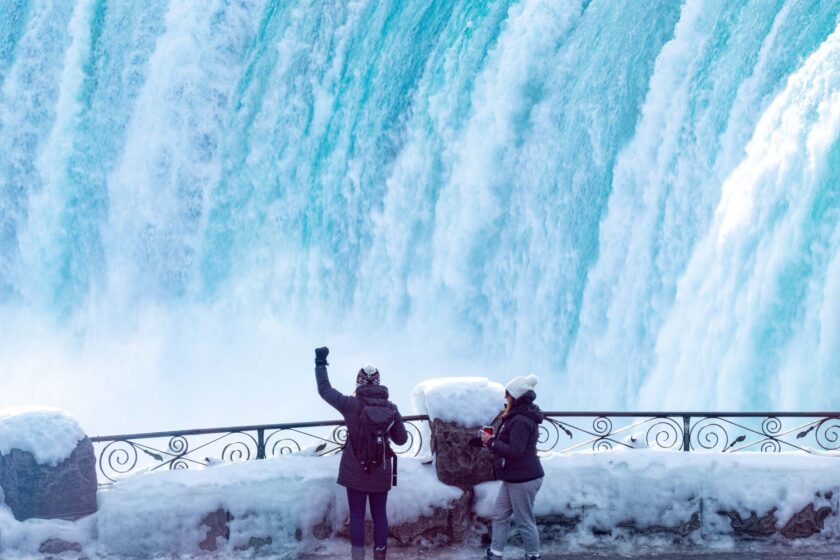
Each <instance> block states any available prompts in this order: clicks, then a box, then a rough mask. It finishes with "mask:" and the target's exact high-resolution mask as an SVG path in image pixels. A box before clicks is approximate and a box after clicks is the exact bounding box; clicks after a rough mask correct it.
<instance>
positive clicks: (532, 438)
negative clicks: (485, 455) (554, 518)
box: [481, 375, 545, 560]
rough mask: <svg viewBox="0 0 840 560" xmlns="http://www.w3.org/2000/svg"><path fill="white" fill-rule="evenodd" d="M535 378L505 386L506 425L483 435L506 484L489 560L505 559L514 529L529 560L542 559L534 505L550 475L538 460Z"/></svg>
mask: <svg viewBox="0 0 840 560" xmlns="http://www.w3.org/2000/svg"><path fill="white" fill-rule="evenodd" d="M538 381H539V379H538V378H537V376H536V375H529V376H527V377H517V378H516V379H514V380H512V381H511V382H510V383H508V384H507V385H506V386H505V389H506V390H505V400H506V401H507V405H506V406H505V411H504V412H503V413H502V425H501V426H500V427H499V431H498V433H497V434H496V435H495V437H494V436H491V435H489V434H487V433H484V432H482V434H481V440H482V442H483V443H484V445H486V446H487V447H488V448H489V449H490V450H491V451H492V452H493V459H494V467H495V472H496V478H498V479H499V480H501V481H502V486H501V487H500V488H499V495H498V497H497V498H496V505H495V507H494V510H493V536H492V542H491V543H490V548H488V549H487V553H486V555H485V556H484V560H498V559H500V558H502V551H504V549H505V545H506V544H507V539H508V533H509V532H510V526H511V524H514V525H516V526H517V527H519V531H520V534H521V536H522V543H523V545H524V546H525V559H526V560H536V559H538V558H540V534H539V531H538V530H537V520H536V518H535V517H534V501H535V500H536V497H537V492H539V490H540V487H541V486H542V481H543V477H544V476H545V471H543V468H542V464H541V463H540V458H539V457H538V456H537V439H538V438H539V425H540V423H542V421H543V419H544V416H543V413H542V411H541V410H540V408H539V407H538V406H537V405H536V404H534V400H536V398H537V394H536V393H535V392H534V387H535V386H536V384H537V382H538Z"/></svg>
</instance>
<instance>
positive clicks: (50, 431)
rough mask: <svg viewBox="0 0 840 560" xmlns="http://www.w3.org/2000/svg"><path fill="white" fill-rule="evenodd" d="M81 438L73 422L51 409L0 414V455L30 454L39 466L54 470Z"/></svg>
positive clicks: (19, 409) (34, 409) (1, 412)
mask: <svg viewBox="0 0 840 560" xmlns="http://www.w3.org/2000/svg"><path fill="white" fill-rule="evenodd" d="M85 437H86V436H85V432H84V431H83V430H82V428H81V426H79V423H78V422H76V420H75V419H73V418H71V417H69V416H67V415H66V414H65V413H64V412H62V411H61V410H58V409H55V408H13V409H2V410H0V455H8V454H9V453H11V451H12V449H19V450H21V451H28V452H29V453H31V454H32V455H33V456H34V457H35V461H36V462H37V463H38V464H39V465H47V466H51V467H55V466H57V465H58V464H59V463H61V462H63V461H64V460H65V459H67V458H68V457H70V455H71V454H72V453H73V451H74V450H75V449H76V446H77V445H78V444H79V442H80V441H82V440H83V439H85Z"/></svg>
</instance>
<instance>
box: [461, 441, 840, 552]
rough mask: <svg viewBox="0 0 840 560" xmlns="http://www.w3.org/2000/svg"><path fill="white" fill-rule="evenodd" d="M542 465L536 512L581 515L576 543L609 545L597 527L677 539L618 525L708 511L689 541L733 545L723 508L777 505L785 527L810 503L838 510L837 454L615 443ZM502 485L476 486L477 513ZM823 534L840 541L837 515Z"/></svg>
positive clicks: (487, 509) (679, 520)
mask: <svg viewBox="0 0 840 560" xmlns="http://www.w3.org/2000/svg"><path fill="white" fill-rule="evenodd" d="M542 464H543V468H544V470H545V473H546V475H545V478H544V480H543V485H542V488H541V489H540V492H539V493H538V494H537V500H536V504H535V513H536V514H537V516H545V515H558V514H562V515H565V516H567V517H576V516H578V517H580V519H581V521H580V523H579V524H578V525H577V528H576V529H575V530H574V531H573V532H572V533H571V534H569V535H567V536H566V539H565V544H566V545H567V546H572V547H574V548H587V547H590V546H594V545H595V544H596V541H597V542H598V544H599V545H603V544H604V540H605V537H603V536H600V537H596V536H595V535H594V533H593V530H595V532H599V530H600V531H604V530H612V533H613V535H612V537H608V538H606V540H607V541H609V540H610V539H613V540H623V541H625V542H627V541H631V542H635V543H637V544H638V543H639V542H649V541H656V540H657V539H660V540H663V539H664V540H666V541H668V542H670V540H671V535H666V536H653V537H648V538H645V537H641V536H638V535H636V536H632V537H631V536H630V535H628V533H627V531H621V530H616V527H619V526H620V525H621V524H622V523H625V524H626V522H628V520H632V521H633V522H634V523H635V525H636V526H637V527H653V526H658V527H676V526H679V525H680V524H683V523H687V522H688V521H690V520H691V517H692V514H694V513H695V512H700V511H701V510H702V527H701V529H700V530H698V531H696V532H694V533H692V535H691V536H690V539H691V540H692V541H693V542H695V543H696V544H703V543H704V541H705V540H706V539H708V537H709V536H710V535H713V536H714V538H715V540H716V542H718V543H719V544H726V543H727V542H728V543H729V544H731V542H732V541H731V532H732V531H731V527H730V522H729V519H728V518H727V517H726V516H725V515H721V514H718V513H717V512H719V511H737V512H739V513H740V514H741V515H742V517H748V516H749V515H750V512H752V511H754V512H756V514H757V515H758V516H759V517H760V516H762V515H764V514H766V513H767V512H768V511H770V510H771V509H773V508H777V509H776V518H777V519H778V523H777V526H778V528H779V529H781V528H782V526H783V524H784V523H785V522H787V520H789V519H790V518H791V517H792V516H793V515H794V514H795V513H797V512H799V511H801V510H802V509H803V508H804V507H805V506H807V505H808V504H811V503H814V504H815V505H816V506H817V508H819V507H821V506H829V507H831V508H832V511H834V512H837V511H840V496H838V490H840V459H838V458H837V457H814V456H808V455H805V454H802V453H776V454H769V453H768V454H765V453H740V454H737V453H717V452H691V453H683V452H676V451H663V450H653V449H614V450H612V451H606V452H588V453H578V454H571V455H563V454H559V453H554V454H548V455H547V456H544V457H543V458H542ZM499 485H500V483H499V482H487V483H484V484H481V485H478V486H477V487H476V503H475V512H476V514H477V515H479V516H483V517H490V515H491V513H492V511H493V504H494V502H495V499H496V494H497V493H498V488H499ZM818 493H819V495H817V494H818ZM827 493H828V494H827ZM826 495H830V496H831V497H830V498H826ZM819 539H828V540H833V541H835V542H836V541H838V540H840V519H839V518H838V516H836V515H834V516H831V517H829V520H828V521H826V526H825V528H824V530H823V531H822V533H821V534H820V537H819Z"/></svg>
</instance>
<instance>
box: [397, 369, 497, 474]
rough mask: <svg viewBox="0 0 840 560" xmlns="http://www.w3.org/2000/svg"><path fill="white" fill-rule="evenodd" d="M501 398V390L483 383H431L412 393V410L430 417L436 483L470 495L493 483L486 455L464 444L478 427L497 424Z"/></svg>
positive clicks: (481, 380) (468, 380) (479, 379)
mask: <svg viewBox="0 0 840 560" xmlns="http://www.w3.org/2000/svg"><path fill="white" fill-rule="evenodd" d="M504 396H505V388H504V387H503V386H502V385H501V384H499V383H495V382H491V381H489V380H487V379H486V378H483V377H453V378H445V379H430V380H428V381H424V382H423V383H420V384H419V385H418V386H417V387H415V389H414V391H413V392H412V400H413V402H414V408H415V410H416V412H417V413H418V414H428V415H429V422H430V423H431V449H432V453H433V454H434V457H435V469H436V472H437V476H438V479H439V480H440V481H441V482H443V483H444V484H448V485H450V486H458V487H460V488H464V489H470V488H472V487H473V486H475V485H476V484H479V483H481V482H486V481H488V480H493V479H494V478H495V476H494V473H493V456H492V454H491V453H490V451H488V450H487V449H485V448H483V447H473V446H470V444H469V442H470V440H471V439H474V438H475V437H477V436H478V433H479V430H480V429H481V427H482V426H486V425H490V424H492V423H493V422H494V421H496V422H497V423H498V420H497V419H498V417H499V413H500V412H501V411H502V409H503V408H504V402H505V400H504ZM496 427H497V428H498V426H496Z"/></svg>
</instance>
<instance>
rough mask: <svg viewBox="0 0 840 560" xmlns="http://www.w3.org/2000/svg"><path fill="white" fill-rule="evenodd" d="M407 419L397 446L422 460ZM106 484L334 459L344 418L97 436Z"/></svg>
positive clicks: (418, 437) (415, 422)
mask: <svg viewBox="0 0 840 560" xmlns="http://www.w3.org/2000/svg"><path fill="white" fill-rule="evenodd" d="M426 420H427V417H425V416H409V417H405V418H404V421H405V424H406V430H407V432H408V441H407V442H406V443H405V445H401V446H393V449H394V452H395V453H397V454H399V455H405V456H412V457H417V456H419V455H420V454H421V452H422V451H423V449H424V441H423V429H422V427H421V424H420V423H421V422H425V421H426ZM91 441H92V442H93V445H94V450H95V452H96V458H97V474H98V476H99V481H100V483H103V484H108V483H111V482H116V481H118V480H120V479H122V478H124V477H125V476H127V475H131V474H135V473H138V472H141V471H156V470H167V469H168V470H178V469H190V468H203V467H206V466H208V465H212V464H214V463H217V462H236V461H250V460H254V459H266V458H270V457H275V456H278V455H287V454H291V453H301V452H306V453H309V454H312V455H318V456H323V455H331V454H334V453H337V452H339V451H341V449H342V448H343V447H344V444H345V443H346V442H347V428H346V427H345V425H344V423H343V422H342V421H340V420H334V421H327V422H303V423H295V424H271V425H261V426H238V427H231V428H213V429H202V430H183V431H177V432H152V433H144V434H125V435H117V436H101V437H93V438H91Z"/></svg>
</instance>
